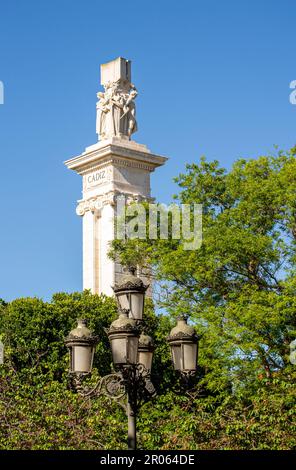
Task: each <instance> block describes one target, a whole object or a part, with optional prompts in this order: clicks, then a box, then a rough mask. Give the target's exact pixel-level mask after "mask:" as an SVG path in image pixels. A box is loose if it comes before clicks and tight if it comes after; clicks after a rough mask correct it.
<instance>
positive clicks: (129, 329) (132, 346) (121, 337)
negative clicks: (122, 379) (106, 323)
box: [108, 311, 139, 368]
mask: <svg viewBox="0 0 296 470" xmlns="http://www.w3.org/2000/svg"><path fill="white" fill-rule="evenodd" d="M108 337H109V341H110V344H111V351H112V358H113V363H114V366H115V367H116V368H120V367H124V366H127V365H130V364H137V360H138V343H139V329H138V327H137V324H136V322H135V320H133V319H132V318H129V317H128V312H127V311H123V312H122V313H121V314H120V315H119V317H118V319H117V320H115V321H114V322H113V323H112V324H111V326H110V328H109V330H108Z"/></svg>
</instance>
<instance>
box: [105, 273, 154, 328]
mask: <svg viewBox="0 0 296 470" xmlns="http://www.w3.org/2000/svg"><path fill="white" fill-rule="evenodd" d="M135 272H136V269H135V268H133V267H130V268H129V273H128V274H127V275H125V276H124V278H123V280H122V283H121V284H120V285H115V286H114V287H113V290H114V294H115V296H116V298H117V301H118V305H119V308H120V310H121V311H124V310H128V311H129V316H130V317H131V318H133V319H134V320H138V321H141V320H142V318H143V312H144V302H145V293H146V290H147V289H148V287H149V286H146V285H145V284H144V283H143V281H142V279H140V278H139V277H137V276H135Z"/></svg>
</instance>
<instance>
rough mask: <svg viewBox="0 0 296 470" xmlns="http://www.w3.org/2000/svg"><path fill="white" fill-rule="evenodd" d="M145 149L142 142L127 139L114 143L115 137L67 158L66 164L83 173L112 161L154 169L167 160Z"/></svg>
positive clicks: (149, 169) (123, 164) (115, 163)
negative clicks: (137, 142)
mask: <svg viewBox="0 0 296 470" xmlns="http://www.w3.org/2000/svg"><path fill="white" fill-rule="evenodd" d="M144 149H145V146H141V145H140V144H136V143H133V142H126V141H123V142H121V143H120V144H118V141H117V142H116V143H114V139H113V140H111V141H106V142H101V143H98V144H96V145H93V146H91V147H88V148H87V149H86V151H85V152H83V153H82V154H81V155H79V156H77V157H74V158H72V159H70V160H67V161H66V162H65V165H66V166H67V168H69V169H70V170H74V171H76V172H77V173H78V174H80V175H83V174H85V173H86V172H88V171H91V170H92V169H94V168H100V167H101V166H106V165H108V164H110V163H111V164H114V165H122V166H129V167H133V168H141V169H146V170H148V171H154V169H155V168H157V167H159V166H162V165H163V164H164V163H165V162H166V161H167V158H166V157H163V156H160V155H154V154H152V153H150V152H149V150H148V149H146V150H144Z"/></svg>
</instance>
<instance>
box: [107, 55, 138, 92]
mask: <svg viewBox="0 0 296 470" xmlns="http://www.w3.org/2000/svg"><path fill="white" fill-rule="evenodd" d="M120 79H121V80H127V81H128V82H131V79H132V75H131V61H130V60H126V59H124V58H123V57H118V58H117V59H115V60H112V61H111V62H107V63H106V64H102V65H101V85H106V83H108V82H116V81H117V80H120Z"/></svg>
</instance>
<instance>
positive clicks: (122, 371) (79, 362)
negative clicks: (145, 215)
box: [65, 272, 198, 450]
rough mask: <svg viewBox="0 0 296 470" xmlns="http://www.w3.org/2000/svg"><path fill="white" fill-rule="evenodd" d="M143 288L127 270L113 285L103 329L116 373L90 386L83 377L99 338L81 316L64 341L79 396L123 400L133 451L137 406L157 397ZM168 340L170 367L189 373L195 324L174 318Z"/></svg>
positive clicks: (193, 363)
mask: <svg viewBox="0 0 296 470" xmlns="http://www.w3.org/2000/svg"><path fill="white" fill-rule="evenodd" d="M146 289H147V286H145V285H144V283H143V281H142V280H141V279H139V278H137V277H136V276H135V275H134V272H131V273H130V274H129V275H128V276H126V277H125V278H124V279H123V282H122V284H120V285H119V286H115V287H114V292H115V295H116V297H117V300H118V305H119V316H118V318H117V319H116V320H115V321H114V322H113V323H112V324H111V325H110V328H109V329H108V330H106V331H107V334H108V337H109V341H110V345H111V351H112V359H113V365H114V372H113V373H111V374H109V375H106V376H104V377H102V378H101V379H100V380H99V382H98V383H97V384H96V385H95V386H94V387H93V388H89V387H88V386H86V385H84V384H83V381H84V379H85V378H86V377H88V376H89V375H90V373H91V369H92V363H93V357H94V349H95V345H96V344H97V342H98V337H97V336H95V335H93V334H92V332H91V331H90V330H89V329H88V328H87V325H86V321H85V320H78V326H77V327H76V328H75V329H74V330H72V331H71V333H70V334H69V335H68V336H67V338H66V339H65V343H66V346H67V347H68V348H69V350H70V377H71V379H72V385H73V386H74V388H75V389H76V390H77V391H78V393H80V394H81V395H82V396H84V397H86V396H88V397H90V396H100V395H103V394H104V395H106V396H107V397H109V398H112V399H115V400H117V401H118V402H119V403H120V404H122V402H121V400H122V399H123V398H124V397H126V398H127V402H126V405H123V404H122V405H123V407H124V409H125V411H126V413H127V416H128V448H129V449H130V450H134V449H136V417H137V412H138V409H139V407H140V406H141V404H142V403H143V402H144V401H146V400H147V398H149V397H151V396H153V395H155V389H154V386H153V384H152V382H151V380H150V374H151V368H152V359H153V351H154V345H153V341H152V338H151V337H150V336H148V335H147V334H146V333H145V332H143V331H142V332H141V323H142V322H141V320H142V318H143V310H144V300H145V292H146ZM168 342H169V344H170V346H171V351H172V358H173V364H174V368H175V369H176V370H177V371H178V372H179V373H181V375H182V376H185V377H187V376H189V375H193V374H195V372H196V366H197V342H198V337H197V335H196V333H195V331H194V328H193V327H192V326H190V325H188V324H187V322H186V319H185V317H182V318H180V319H179V320H178V323H177V326H176V327H175V328H173V329H172V331H171V333H170V336H169V337H168Z"/></svg>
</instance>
